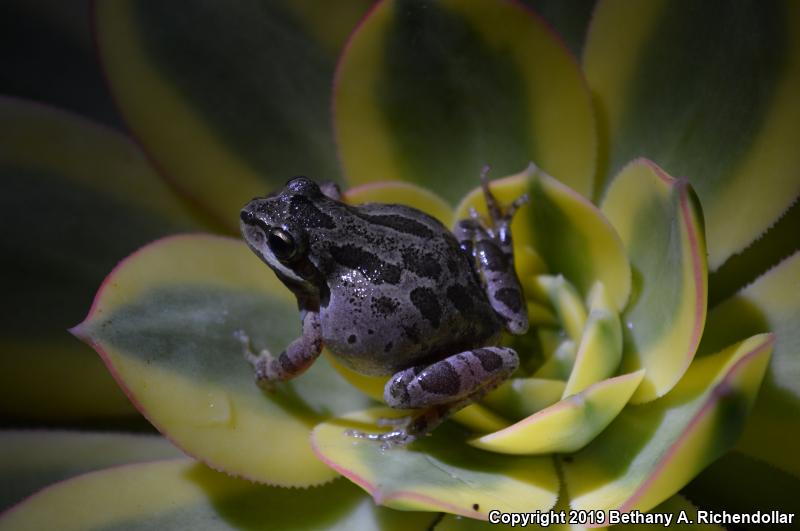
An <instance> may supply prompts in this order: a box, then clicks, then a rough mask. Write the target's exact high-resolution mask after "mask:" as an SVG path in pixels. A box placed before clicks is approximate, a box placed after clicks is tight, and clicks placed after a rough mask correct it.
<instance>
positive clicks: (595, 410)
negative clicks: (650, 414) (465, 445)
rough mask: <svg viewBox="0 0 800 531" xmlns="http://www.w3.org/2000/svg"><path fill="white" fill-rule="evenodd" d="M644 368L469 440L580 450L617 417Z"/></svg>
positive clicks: (529, 450) (537, 450) (516, 450)
mask: <svg viewBox="0 0 800 531" xmlns="http://www.w3.org/2000/svg"><path fill="white" fill-rule="evenodd" d="M643 375H644V371H638V372H634V373H631V374H624V375H622V376H617V377H616V378H611V379H608V380H604V381H602V382H599V383H596V384H594V385H591V386H589V387H588V388H586V389H585V390H583V391H582V392H580V393H578V394H576V395H572V396H570V397H567V398H565V399H563V400H561V401H559V402H557V403H555V404H553V405H552V406H550V407H547V408H545V409H543V410H541V411H539V412H537V413H534V414H533V415H531V416H530V417H528V418H526V419H523V420H521V421H519V422H517V423H516V424H513V425H511V426H509V427H507V428H505V429H503V430H501V431H498V432H495V433H489V434H487V435H484V436H482V437H479V438H477V439H473V440H471V441H470V442H469V443H470V444H471V445H473V446H475V447H478V448H483V449H486V450H491V451H494V452H501V453H507V454H520V455H526V454H527V455H530V454H545V453H554V452H555V453H568V452H576V451H578V450H580V449H581V448H583V447H584V446H586V445H587V444H588V443H589V442H590V441H591V440H592V439H594V438H595V437H597V435H598V434H599V433H600V432H601V431H603V429H604V428H605V427H606V426H608V424H609V423H610V422H611V421H612V420H614V417H616V416H617V415H618V414H619V412H620V411H621V410H622V408H623V407H625V404H627V403H628V400H629V399H630V397H631V395H632V394H633V392H634V391H635V390H636V388H637V387H638V385H639V383H640V382H641V381H642V376H643Z"/></svg>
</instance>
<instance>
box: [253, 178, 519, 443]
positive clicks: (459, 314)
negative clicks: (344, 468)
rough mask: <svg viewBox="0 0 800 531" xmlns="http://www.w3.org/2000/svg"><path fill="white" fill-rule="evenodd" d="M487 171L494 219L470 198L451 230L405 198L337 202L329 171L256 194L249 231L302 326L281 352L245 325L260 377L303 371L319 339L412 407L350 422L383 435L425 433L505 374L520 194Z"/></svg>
mask: <svg viewBox="0 0 800 531" xmlns="http://www.w3.org/2000/svg"><path fill="white" fill-rule="evenodd" d="M487 172H488V167H487V168H484V171H483V172H482V173H481V186H482V189H483V194H484V197H485V199H486V202H487V206H488V212H489V220H488V222H486V221H484V220H483V219H482V218H481V217H480V216H479V215H478V214H477V213H476V212H475V211H474V210H473V211H472V215H471V217H470V218H468V219H465V220H462V221H459V222H458V223H457V224H456V226H455V228H454V230H453V231H452V232H451V231H450V230H448V229H447V228H446V227H445V226H444V225H443V224H442V223H441V222H439V221H438V220H436V219H435V218H433V217H431V216H429V215H427V214H425V213H423V212H421V211H419V210H417V209H415V208H412V207H410V206H406V205H396V204H382V203H367V204H361V205H358V206H352V205H348V204H345V203H343V202H342V201H341V197H340V194H339V190H338V188H336V187H335V185H332V184H324V185H322V186H321V185H318V184H317V183H316V182H314V181H313V180H311V179H308V178H306V177H295V178H293V179H291V180H289V181H288V182H287V183H286V186H285V188H284V189H283V190H281V191H280V192H279V193H276V194H273V195H270V196H267V197H261V198H255V199H253V200H252V201H250V202H249V203H248V204H247V205H246V206H245V207H244V208H243V209H242V211H241V216H240V217H241V230H242V234H243V236H244V239H245V241H246V243H247V245H248V246H249V247H250V249H252V250H253V252H254V253H255V254H256V255H258V257H259V258H261V260H263V261H264V262H265V263H266V264H267V265H268V266H269V267H270V268H271V269H272V270H273V271H274V272H275V274H276V275H277V276H278V278H279V279H280V280H281V281H282V282H283V283H284V284H285V285H286V287H287V288H289V289H290V290H291V291H292V292H293V293H294V295H295V296H296V297H297V303H298V306H299V310H300V321H301V326H302V333H301V335H300V337H298V338H297V339H295V340H294V341H292V342H291V343H290V344H289V345H288V346H287V347H286V349H285V350H284V351H283V352H281V353H280V355H278V356H273V355H272V354H270V353H269V352H268V351H265V350H264V351H261V352H260V353H258V354H257V353H255V352H254V351H253V349H252V348H251V346H250V342H249V340H248V338H247V336H246V334H244V333H243V332H241V333H240V334H239V339H240V340H241V342H242V344H243V346H244V351H245V357H246V358H247V360H248V361H249V362H250V363H251V364H252V366H253V368H254V370H255V377H256V381H257V383H258V384H259V385H261V386H262V387H264V388H271V387H272V385H274V384H275V383H276V382H280V381H285V380H288V379H290V378H294V377H295V376H298V375H299V374H301V373H302V372H303V371H305V370H306V369H307V368H308V367H309V366H310V365H311V364H312V363H313V362H314V360H315V359H316V358H317V357H318V356H319V354H320V352H321V350H322V347H323V345H324V346H326V347H327V348H328V350H329V351H330V353H331V354H332V355H334V356H335V357H336V358H337V359H338V360H340V362H341V363H342V364H343V365H345V366H347V367H349V368H350V369H352V370H354V371H356V372H359V373H361V374H365V375H375V376H377V375H384V376H389V375H391V378H390V379H389V380H388V381H387V383H386V386H385V389H384V400H385V402H386V404H387V405H389V406H390V407H392V408H399V409H411V410H416V411H414V412H413V413H412V414H411V415H409V416H407V417H403V418H402V419H400V420H397V419H395V420H394V421H392V422H390V423H389V424H391V425H392V429H391V431H389V432H387V433H380V434H368V433H362V432H351V435H354V436H356V437H362V438H367V439H373V440H378V441H381V442H382V443H383V445H384V446H385V447H386V446H402V445H405V444H408V443H410V442H412V441H414V440H415V439H417V438H419V437H421V436H423V435H426V434H428V433H430V432H431V431H432V430H433V429H434V428H435V427H436V426H437V425H439V424H440V423H441V422H442V421H443V420H444V419H446V418H447V417H448V416H449V415H450V414H452V413H453V412H455V411H457V410H459V409H461V408H463V407H465V406H466V405H468V404H470V403H471V402H473V401H475V400H477V399H479V398H480V397H482V396H483V395H484V394H485V393H487V392H488V391H489V390H491V389H493V388H495V387H496V386H498V385H499V384H500V383H501V382H503V381H504V380H505V379H507V378H508V377H509V376H510V375H511V373H513V372H514V370H516V369H517V367H518V365H519V358H518V357H517V354H516V352H514V351H513V350H512V349H510V348H507V347H501V346H496V343H497V341H498V339H499V336H500V333H501V332H502V331H503V330H504V329H505V330H508V331H509V332H511V333H513V334H523V333H525V331H526V330H527V328H528V317H527V308H526V304H525V300H524V298H523V293H522V288H521V286H520V283H519V279H518V277H517V273H516V271H515V269H514V256H513V250H512V238H511V228H510V225H511V219H512V217H513V215H514V213H515V212H516V211H517V210H518V208H519V207H520V206H521V205H522V204H524V203H525V202H526V201H527V196H522V197H520V198H518V199H517V200H516V201H514V202H513V203H511V204H510V205H509V206H508V207H507V208H505V209H504V208H502V207H501V206H500V205H499V203H498V201H497V200H496V198H495V197H494V195H493V194H492V192H491V191H490V189H489V181H488V177H487Z"/></svg>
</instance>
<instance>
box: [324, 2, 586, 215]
mask: <svg viewBox="0 0 800 531" xmlns="http://www.w3.org/2000/svg"><path fill="white" fill-rule="evenodd" d="M333 105H334V112H335V128H336V137H337V140H338V144H339V148H340V153H341V159H342V163H343V166H344V171H345V174H346V175H347V177H348V179H349V180H350V181H351V182H352V183H356V184H360V183H364V182H369V181H373V180H404V181H411V182H416V183H419V184H422V185H424V186H425V187H427V188H430V189H432V190H434V191H436V192H437V193H439V194H441V195H442V196H443V197H444V198H446V199H447V200H449V201H451V202H455V201H457V200H458V199H460V197H461V196H462V195H463V194H464V193H466V192H467V191H468V190H470V189H471V188H472V187H473V186H474V183H475V179H477V176H478V172H479V171H480V168H481V167H482V166H483V165H484V164H487V163H488V164H491V165H492V166H494V167H495V168H496V171H497V173H498V174H500V175H504V174H509V173H511V172H513V171H516V170H518V169H519V168H521V167H523V166H524V165H525V164H527V163H528V161H530V160H534V161H536V162H537V163H538V164H540V165H541V166H542V167H543V168H544V169H545V170H547V171H548V172H549V173H551V174H553V175H555V176H556V177H558V178H560V179H563V180H564V181H565V182H569V183H570V184H571V186H573V187H574V188H575V189H577V190H580V191H581V193H583V194H587V195H588V194H590V193H591V190H592V187H593V177H594V169H595V142H596V140H595V136H594V135H595V133H594V116H593V114H592V109H591V99H590V96H589V93H588V91H587V90H586V86H585V84H584V81H583V78H582V75H581V72H580V69H579V68H578V67H577V64H576V62H575V61H574V60H573V59H572V57H571V56H570V54H569V52H568V51H567V50H566V49H565V48H564V46H563V45H562V44H561V43H560V42H559V41H558V40H557V39H556V38H554V35H553V34H552V33H551V32H550V31H549V30H548V28H547V27H546V25H545V24H544V23H543V22H542V21H541V20H540V19H538V18H537V17H534V16H532V14H531V13H530V12H529V11H527V10H526V9H525V8H524V7H523V6H521V5H518V4H516V3H513V2H497V1H493V0H477V1H476V0H468V1H466V0H446V1H443V2H430V1H423V2H420V1H411V2H410V1H407V0H397V1H386V2H381V3H379V4H378V5H377V6H376V7H375V8H374V9H373V10H372V11H371V12H370V14H369V16H368V17H367V19H366V20H365V21H364V22H363V23H362V24H361V25H360V26H359V27H358V29H357V30H356V32H355V33H354V34H353V36H352V38H351V40H350V42H349V44H348V46H347V48H346V49H345V52H344V54H343V56H342V58H341V60H340V62H339V65H338V69H337V75H336V85H335V89H334V103H333Z"/></svg>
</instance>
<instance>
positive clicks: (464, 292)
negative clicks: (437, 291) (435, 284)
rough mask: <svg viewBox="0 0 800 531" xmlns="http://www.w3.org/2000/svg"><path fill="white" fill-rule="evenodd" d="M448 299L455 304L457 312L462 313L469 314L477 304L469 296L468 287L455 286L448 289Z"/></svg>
mask: <svg viewBox="0 0 800 531" xmlns="http://www.w3.org/2000/svg"><path fill="white" fill-rule="evenodd" d="M447 298H448V299H449V300H450V302H452V303H453V306H455V308H456V310H458V311H459V312H460V313H462V314H463V313H469V312H470V311H471V310H472V308H473V307H474V304H475V302H474V301H473V300H472V297H471V296H470V294H469V291H468V288H467V287H466V286H460V285H458V284H454V285H452V286H450V287H449V288H447Z"/></svg>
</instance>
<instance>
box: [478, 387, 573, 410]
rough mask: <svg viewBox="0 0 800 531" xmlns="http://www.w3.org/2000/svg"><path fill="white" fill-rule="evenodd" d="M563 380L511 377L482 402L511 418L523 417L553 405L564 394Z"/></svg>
mask: <svg viewBox="0 0 800 531" xmlns="http://www.w3.org/2000/svg"><path fill="white" fill-rule="evenodd" d="M564 385H565V384H564V381H563V380H549V379H545V378H511V379H510V380H508V381H506V382H505V383H504V384H502V385H501V386H500V387H498V388H497V389H495V390H494V391H492V392H491V393H489V394H488V395H486V397H485V398H484V399H483V401H482V403H483V404H484V405H486V406H488V407H490V408H491V409H492V410H494V411H497V412H499V413H501V414H502V415H503V416H506V417H508V418H510V419H514V420H519V419H523V418H525V417H527V416H529V415H531V414H533V413H536V412H537V411H539V410H540V409H544V408H546V407H548V406H552V405H553V404H555V403H556V402H558V401H559V400H561V396H562V395H563V394H564Z"/></svg>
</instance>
